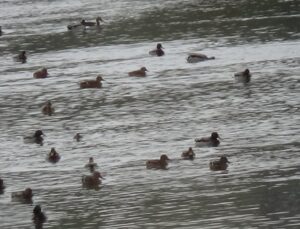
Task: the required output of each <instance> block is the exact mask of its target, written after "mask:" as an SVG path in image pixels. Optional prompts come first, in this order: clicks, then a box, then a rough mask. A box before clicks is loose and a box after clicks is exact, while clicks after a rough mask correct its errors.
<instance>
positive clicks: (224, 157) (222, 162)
mask: <svg viewBox="0 0 300 229" xmlns="http://www.w3.org/2000/svg"><path fill="white" fill-rule="evenodd" d="M220 163H221V164H226V163H230V162H229V161H228V159H227V157H226V156H222V157H221V158H220Z"/></svg>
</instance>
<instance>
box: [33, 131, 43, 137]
mask: <svg viewBox="0 0 300 229" xmlns="http://www.w3.org/2000/svg"><path fill="white" fill-rule="evenodd" d="M42 135H44V133H43V131H41V130H37V131H35V133H34V137H36V138H39V137H41V136H42Z"/></svg>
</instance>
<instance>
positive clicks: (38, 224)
mask: <svg viewBox="0 0 300 229" xmlns="http://www.w3.org/2000/svg"><path fill="white" fill-rule="evenodd" d="M46 220H47V217H46V215H45V214H44V213H43V212H42V209H41V207H40V205H36V206H35V207H34V209H33V217H32V221H33V223H34V225H35V228H36V229H42V228H43V224H44V223H45V222H46Z"/></svg>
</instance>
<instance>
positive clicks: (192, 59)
mask: <svg viewBox="0 0 300 229" xmlns="http://www.w3.org/2000/svg"><path fill="white" fill-rule="evenodd" d="M214 59H215V57H214V56H212V57H208V56H206V55H204V54H201V53H191V54H189V56H188V58H187V62H188V63H197V62H201V61H205V60H214Z"/></svg>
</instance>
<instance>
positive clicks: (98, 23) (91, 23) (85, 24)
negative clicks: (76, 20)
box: [80, 17, 103, 27]
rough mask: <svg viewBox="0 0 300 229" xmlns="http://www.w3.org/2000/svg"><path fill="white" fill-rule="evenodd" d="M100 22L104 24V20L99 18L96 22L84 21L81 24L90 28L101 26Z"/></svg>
mask: <svg viewBox="0 0 300 229" xmlns="http://www.w3.org/2000/svg"><path fill="white" fill-rule="evenodd" d="M100 21H102V22H103V20H102V18H101V17H97V18H96V22H89V21H85V20H82V21H81V23H80V24H81V25H83V26H88V27H91V26H100Z"/></svg>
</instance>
